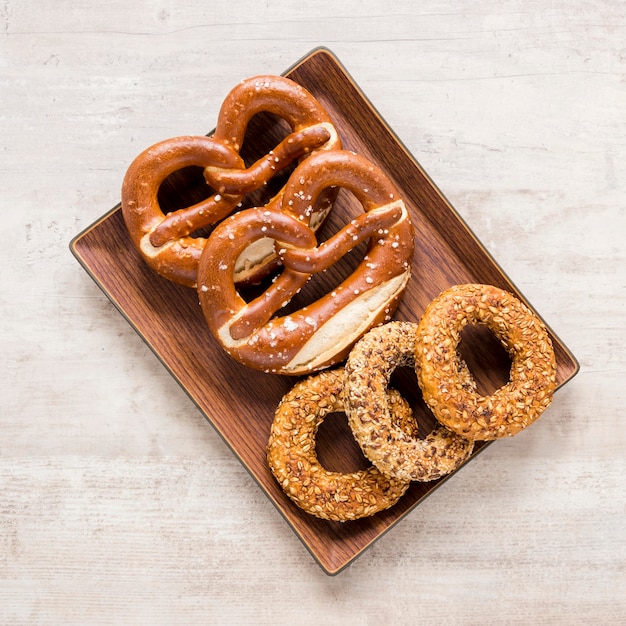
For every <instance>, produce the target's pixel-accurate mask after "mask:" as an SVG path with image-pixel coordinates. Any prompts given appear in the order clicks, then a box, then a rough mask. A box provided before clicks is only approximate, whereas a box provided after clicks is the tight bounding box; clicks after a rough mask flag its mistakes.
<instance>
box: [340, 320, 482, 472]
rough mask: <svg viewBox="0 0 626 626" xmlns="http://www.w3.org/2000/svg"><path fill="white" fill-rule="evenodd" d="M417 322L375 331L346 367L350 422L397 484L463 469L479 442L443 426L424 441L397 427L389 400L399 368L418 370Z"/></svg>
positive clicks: (361, 443) (363, 444)
mask: <svg viewBox="0 0 626 626" xmlns="http://www.w3.org/2000/svg"><path fill="white" fill-rule="evenodd" d="M416 331H417V324H414V323H411V322H390V323H388V324H384V325H382V326H379V327H378V328H374V329H372V330H371V331H370V332H369V333H367V334H366V335H365V336H364V337H363V338H362V339H361V340H360V341H359V342H358V343H357V344H356V345H355V346H354V348H353V349H352V351H351V352H350V355H349V356H348V360H347V361H346V365H345V378H344V397H345V411H346V415H347V417H348V424H349V425H350V428H351V429H352V432H353V434H354V437H355V439H356V441H357V442H358V444H359V446H360V447H361V450H362V451H363V454H364V455H365V456H366V457H367V458H368V459H369V460H370V461H371V462H372V463H373V464H374V465H375V466H376V467H377V468H378V469H379V470H380V471H381V472H384V473H385V474H387V475H388V476H393V477H394V478H396V479H398V480H414V481H419V482H428V481H431V480H436V479H439V478H441V477H443V476H445V475H447V474H450V473H451V472H453V471H455V470H456V469H458V468H459V467H460V466H461V465H462V464H463V463H464V462H465V461H466V460H467V459H468V458H469V456H470V454H471V453H472V450H473V448H474V443H473V442H472V441H469V440H468V439H466V438H464V437H461V436H460V435H457V434H455V433H453V432H452V431H450V430H448V429H447V428H446V427H445V426H442V425H438V426H437V427H436V428H435V429H434V430H433V431H432V432H431V433H428V434H427V435H426V436H425V437H423V438H418V437H414V436H411V434H407V433H406V432H405V431H403V430H402V429H400V428H398V426H397V424H394V421H393V419H392V416H391V413H390V406H389V403H388V400H387V393H388V385H389V380H390V378H391V375H392V374H393V372H394V371H395V370H396V369H397V368H399V367H407V366H408V367H413V365H414V354H415V337H416Z"/></svg>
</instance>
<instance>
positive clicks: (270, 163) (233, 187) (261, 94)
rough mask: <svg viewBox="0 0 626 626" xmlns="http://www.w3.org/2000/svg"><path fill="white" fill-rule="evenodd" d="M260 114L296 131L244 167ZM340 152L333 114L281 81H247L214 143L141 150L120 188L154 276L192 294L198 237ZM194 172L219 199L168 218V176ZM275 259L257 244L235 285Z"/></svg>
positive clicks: (318, 213)
mask: <svg viewBox="0 0 626 626" xmlns="http://www.w3.org/2000/svg"><path fill="white" fill-rule="evenodd" d="M261 112H267V113H272V114H275V115H277V116H279V117H281V118H282V119H283V120H285V122H286V123H287V124H288V125H289V126H290V127H291V131H292V132H291V133H290V134H289V135H287V137H285V138H284V139H283V140H282V141H281V142H280V143H279V144H278V145H277V146H276V147H275V148H274V149H273V150H272V151H270V153H269V154H267V155H265V156H264V157H262V158H260V159H259V160H258V161H256V162H255V163H253V164H252V165H251V166H250V167H247V168H246V165H245V163H244V161H243V159H242V158H241V156H240V155H239V151H240V149H241V146H242V144H243V140H244V136H245V133H246V129H247V126H248V123H249V122H250V120H251V119H252V117H253V116H254V115H256V114H257V113H261ZM340 147H341V142H340V140H339V137H338V135H337V131H336V130H335V128H334V126H333V124H332V122H331V120H330V118H329V116H328V114H327V113H326V111H325V110H324V109H323V107H322V106H321V105H320V104H319V102H318V101H317V100H316V99H315V98H314V97H313V96H312V95H311V94H310V93H309V92H308V91H307V90H306V89H304V88H303V87H302V86H300V85H298V84H297V83H295V82H293V81H291V80H289V79H287V78H283V77H280V76H257V77H254V78H250V79H247V80H244V81H242V82H241V83H240V84H239V85H237V86H236V87H235V88H234V89H233V90H231V92H230V93H229V94H228V95H227V97H226V99H225V100H224V103H223V104H222V107H221V109H220V112H219V116H218V122H217V126H216V129H215V132H214V133H213V135H212V136H211V137H204V136H184V137H174V138H172V139H168V140H165V141H162V142H159V143H157V144H155V145H154V146H151V147H150V148H148V149H146V150H144V151H143V152H142V153H141V154H140V155H139V156H138V157H137V158H136V159H135V160H134V161H133V162H132V164H131V165H130V167H129V168H128V171H127V172H126V175H125V177H124V182H123V185H122V212H123V216H124V221H125V223H126V227H127V229H128V231H129V233H130V236H131V239H132V241H133V243H134V245H135V247H136V248H137V250H138V251H139V253H140V254H141V256H142V257H143V259H144V260H145V261H146V262H147V264H148V265H149V266H150V267H151V268H152V269H154V270H155V271H156V272H158V273H159V274H161V275H162V276H164V277H165V278H168V279H169V280H172V281H174V282H177V283H181V284H183V285H186V286H189V287H195V286H196V282H197V266H198V262H199V260H200V256H201V253H202V250H203V249H204V246H205V245H206V237H200V236H194V234H196V233H197V232H198V231H200V230H201V229H206V228H209V227H212V226H214V225H215V224H216V223H217V222H219V221H221V220H222V219H224V218H225V217H226V216H228V215H229V214H230V213H232V212H233V211H235V210H236V208H237V206H238V205H239V204H240V203H241V202H242V200H243V198H244V196H245V194H247V193H249V192H251V191H254V190H256V189H260V188H261V187H263V185H265V184H266V183H267V182H268V181H269V180H270V179H271V178H272V177H273V176H275V175H276V173H277V172H279V171H280V170H282V169H284V168H286V167H287V166H288V165H290V164H291V163H293V162H294V161H295V160H297V159H300V158H302V157H306V156H307V155H308V154H309V153H311V152H313V151H315V150H318V149H335V148H340ZM189 166H199V167H202V168H203V169H204V176H205V180H206V182H207V184H208V186H209V187H210V188H212V190H213V191H214V192H215V193H213V194H212V195H211V196H210V197H209V198H208V199H206V200H203V201H201V202H199V203H197V204H194V205H193V206H190V207H186V208H182V209H179V210H176V211H172V212H170V213H167V214H165V213H164V212H163V210H162V209H161V207H160V205H159V198H158V193H159V189H160V187H161V185H162V184H163V182H164V181H165V179H166V178H167V177H168V176H170V175H171V174H173V173H174V172H176V171H178V170H181V169H183V168H185V167H189ZM334 195H335V194H334V192H333V190H328V192H327V193H326V194H324V195H322V196H321V197H320V198H319V199H318V202H317V203H316V205H315V207H314V216H313V220H312V226H313V227H314V228H316V227H318V226H319V225H320V224H321V223H322V222H323V221H324V218H325V217H326V215H327V213H328V211H329V210H330V208H331V206H332V202H333V200H334ZM274 260H275V254H274V252H273V244H272V242H271V241H265V242H262V243H260V244H257V246H256V247H255V248H253V249H251V250H249V251H246V253H245V254H243V255H242V257H241V259H239V264H238V269H237V275H236V278H235V280H237V281H238V282H239V281H243V280H251V279H253V278H256V277H258V276H259V275H262V274H263V272H264V271H266V270H267V267H268V266H269V265H270V264H271V263H272V261H274Z"/></svg>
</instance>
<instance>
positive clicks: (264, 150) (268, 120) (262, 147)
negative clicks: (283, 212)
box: [239, 112, 297, 207]
mask: <svg viewBox="0 0 626 626" xmlns="http://www.w3.org/2000/svg"><path fill="white" fill-rule="evenodd" d="M291 132H292V130H291V127H290V126H289V124H288V123H287V122H286V121H285V120H284V119H283V118H282V117H280V116H279V115H275V114H273V113H268V112H261V113H257V114H256V115H253V116H252V117H251V118H250V121H249V122H248V127H247V128H246V133H245V135H244V139H243V144H242V146H241V150H240V151H239V155H240V156H241V158H242V159H243V161H244V163H245V166H246V167H250V166H251V165H253V164H254V163H256V162H257V161H258V160H259V159H260V158H262V157H264V156H265V155H266V154H269V152H270V151H271V150H273V149H274V148H275V147H276V146H277V145H278V144H279V143H280V142H281V141H282V140H283V139H285V137H287V135H289V134H290V133H291ZM296 165H297V163H292V164H291V165H289V166H287V167H285V168H284V169H283V170H281V171H279V172H277V173H276V175H275V176H274V177H273V178H271V179H270V180H269V181H268V183H267V184H266V185H264V186H263V187H262V188H261V189H258V190H256V191H253V192H251V193H250V194H248V196H246V198H245V200H246V202H245V206H247V207H260V206H265V205H266V204H267V203H268V202H269V201H270V200H271V199H272V198H273V197H274V196H275V195H276V194H277V193H278V192H279V191H280V190H281V189H282V188H283V187H284V186H285V185H286V184H287V180H288V179H289V176H290V175H291V173H292V172H293V170H294V169H295V168H296Z"/></svg>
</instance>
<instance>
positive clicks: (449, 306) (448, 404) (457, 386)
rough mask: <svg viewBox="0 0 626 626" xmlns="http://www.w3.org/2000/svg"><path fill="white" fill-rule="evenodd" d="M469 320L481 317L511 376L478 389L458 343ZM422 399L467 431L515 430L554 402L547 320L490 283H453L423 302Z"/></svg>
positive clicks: (474, 435)
mask: <svg viewBox="0 0 626 626" xmlns="http://www.w3.org/2000/svg"><path fill="white" fill-rule="evenodd" d="M467 324H483V325H485V326H487V327H488V328H489V329H490V330H491V331H492V332H493V333H494V335H495V336H496V337H497V338H498V339H499V340H500V342H501V343H502V345H503V346H504V348H505V349H506V350H507V352H508V353H509V356H510V357H511V373H510V380H509V382H507V383H506V384H505V385H504V386H502V387H500V389H498V390H497V391H496V392H495V393H494V394H492V395H490V396H483V395H481V394H479V393H478V392H477V391H476V382H475V381H474V378H473V377H472V374H471V372H470V371H469V369H468V367H467V364H466V363H465V362H464V361H463V359H462V358H461V357H460V355H459V353H458V351H457V347H458V345H459V342H460V339H461V331H462V330H463V328H464V327H465V326H466V325H467ZM415 368H416V371H417V379H418V382H419V385H420V387H421V389H422V393H423V395H424V400H425V401H426V403H427V404H428V406H429V407H430V408H431V410H432V411H433V413H434V414H435V416H436V417H437V419H438V420H439V421H440V422H441V423H442V424H445V425H446V426H447V427H448V428H450V429H451V430H453V431H454V432H456V433H458V434H460V435H462V436H464V437H468V438H471V439H476V440H493V439H498V438H500V437H509V436H511V435H515V434H516V433H518V432H519V431H520V430H522V429H523V428H525V427H526V426H528V425H529V424H531V423H532V422H534V421H535V420H536V419H537V418H538V417H539V415H541V413H542V412H543V411H544V409H546V408H547V407H548V405H549V404H550V403H551V402H552V395H553V392H554V389H555V387H556V362H555V356H554V350H553V348H552V343H551V341H550V337H549V335H548V331H547V330H546V328H545V326H544V324H543V323H542V322H541V320H540V319H539V318H538V317H537V316H536V315H535V314H534V313H533V312H532V311H531V310H530V309H529V308H528V307H526V305H524V304H523V303H522V302H521V301H520V300H518V299H517V298H516V297H515V296H513V295H512V294H510V293H509V292H507V291H504V290H503V289H499V288H497V287H494V286H492V285H477V284H469V285H456V286H454V287H451V288H450V289H448V290H446V291H444V292H443V293H442V294H441V295H439V296H438V297H437V298H435V299H434V300H433V301H432V302H431V304H430V305H429V306H428V307H427V308H426V311H425V313H424V315H423V316H422V318H421V320H420V322H419V325H418V329H417V340H416V343H415Z"/></svg>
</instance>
